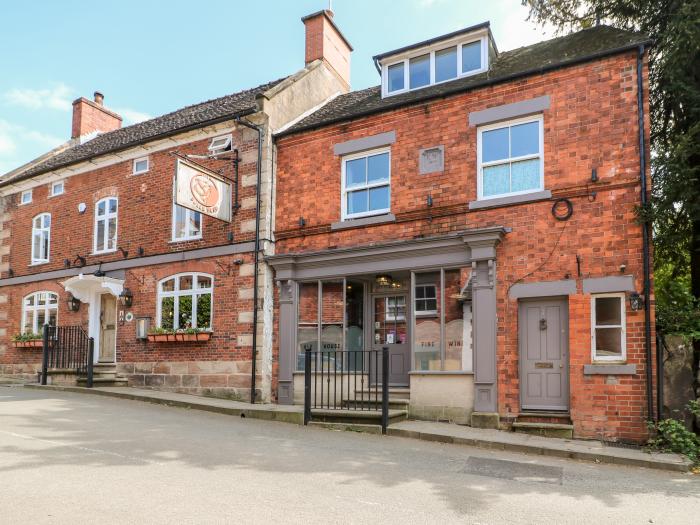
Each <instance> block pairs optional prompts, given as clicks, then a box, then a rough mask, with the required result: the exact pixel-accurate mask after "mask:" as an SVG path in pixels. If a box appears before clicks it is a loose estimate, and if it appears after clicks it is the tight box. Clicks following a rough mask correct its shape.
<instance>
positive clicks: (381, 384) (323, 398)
mask: <svg viewBox="0 0 700 525" xmlns="http://www.w3.org/2000/svg"><path fill="white" fill-rule="evenodd" d="M388 370H389V349H388V347H384V348H383V349H382V350H381V351H380V350H347V351H342V350H322V351H312V350H311V348H310V347H307V348H306V349H305V350H304V424H305V425H306V424H307V423H308V422H309V421H310V420H311V419H312V418H313V411H314V410H337V411H347V412H354V411H373V410H381V425H382V432H384V433H386V427H387V425H388V421H389V381H388Z"/></svg>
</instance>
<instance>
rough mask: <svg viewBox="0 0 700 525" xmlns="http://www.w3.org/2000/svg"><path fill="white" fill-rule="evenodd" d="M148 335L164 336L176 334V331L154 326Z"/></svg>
mask: <svg viewBox="0 0 700 525" xmlns="http://www.w3.org/2000/svg"><path fill="white" fill-rule="evenodd" d="M148 333H149V334H151V335H162V334H174V333H175V331H174V330H168V329H167V328H161V327H160V326H154V327H153V328H151V329H150V330H148Z"/></svg>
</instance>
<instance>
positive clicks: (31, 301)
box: [24, 295, 36, 306]
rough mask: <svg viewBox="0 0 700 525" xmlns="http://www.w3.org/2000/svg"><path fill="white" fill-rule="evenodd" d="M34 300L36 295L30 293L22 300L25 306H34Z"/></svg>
mask: <svg viewBox="0 0 700 525" xmlns="http://www.w3.org/2000/svg"><path fill="white" fill-rule="evenodd" d="M35 300H36V295H30V296H29V297H27V298H26V299H25V300H24V304H26V305H27V306H34V301H35Z"/></svg>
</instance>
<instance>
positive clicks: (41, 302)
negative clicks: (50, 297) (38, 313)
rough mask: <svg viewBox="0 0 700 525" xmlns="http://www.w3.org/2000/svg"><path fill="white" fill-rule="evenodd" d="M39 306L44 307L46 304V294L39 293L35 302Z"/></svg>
mask: <svg viewBox="0 0 700 525" xmlns="http://www.w3.org/2000/svg"><path fill="white" fill-rule="evenodd" d="M36 304H38V305H39V306H44V305H45V304H46V294H45V293H40V294H38V296H37V302H36Z"/></svg>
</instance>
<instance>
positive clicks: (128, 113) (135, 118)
mask: <svg viewBox="0 0 700 525" xmlns="http://www.w3.org/2000/svg"><path fill="white" fill-rule="evenodd" d="M112 111H114V112H115V113H116V114H117V115H121V116H122V118H123V119H124V122H125V123H126V124H137V123H139V122H143V121H144V120H149V119H152V118H153V117H152V116H151V115H149V114H148V113H143V112H142V111H136V110H135V109H129V108H114V109H113V110H112Z"/></svg>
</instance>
